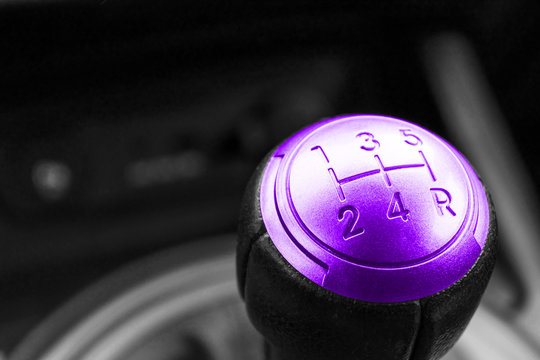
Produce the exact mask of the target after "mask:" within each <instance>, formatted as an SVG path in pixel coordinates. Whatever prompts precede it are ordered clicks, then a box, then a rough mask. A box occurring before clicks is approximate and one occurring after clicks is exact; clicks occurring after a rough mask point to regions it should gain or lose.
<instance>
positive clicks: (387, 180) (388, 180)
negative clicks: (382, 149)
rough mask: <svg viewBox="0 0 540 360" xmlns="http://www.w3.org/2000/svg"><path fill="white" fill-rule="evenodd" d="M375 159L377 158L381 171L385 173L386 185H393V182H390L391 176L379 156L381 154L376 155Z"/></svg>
mask: <svg viewBox="0 0 540 360" xmlns="http://www.w3.org/2000/svg"><path fill="white" fill-rule="evenodd" d="M374 157H375V160H377V163H378V164H379V167H380V168H381V171H382V173H383V177H384V181H385V182H386V185H387V186H388V187H391V186H392V183H391V182H390V178H389V177H388V174H387V173H386V169H385V167H384V165H383V163H382V161H381V158H380V157H379V155H375V156H374Z"/></svg>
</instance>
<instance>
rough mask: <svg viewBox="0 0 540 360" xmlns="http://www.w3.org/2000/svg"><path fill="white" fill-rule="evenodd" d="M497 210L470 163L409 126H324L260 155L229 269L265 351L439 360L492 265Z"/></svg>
mask: <svg viewBox="0 0 540 360" xmlns="http://www.w3.org/2000/svg"><path fill="white" fill-rule="evenodd" d="M495 252H496V220H495V213H494V210H493V205H492V203H491V200H490V198H489V195H487V192H486V191H485V189H484V187H483V185H482V183H481V182H480V180H479V179H478V177H477V175H476V174H475V172H474V170H473V168H472V167H471V166H470V165H469V164H468V162H467V160H466V159H465V158H464V157H463V156H462V155H461V154H460V153H459V152H457V150H455V149H454V148H453V147H452V146H451V145H449V144H448V143H447V142H445V141H444V140H442V139H441V138H439V137H438V136H436V135H434V134H433V133H431V132H429V131H427V130H425V129H423V128H421V127H419V126H417V125H414V124H412V123H409V122H406V121H403V120H399V119H395V118H390V117H383V116H372V115H361V116H345V117H338V118H333V119H329V120H324V121H321V122H319V123H316V124H314V125H312V126H310V127H307V128H305V129H303V130H302V131H300V132H298V133H297V134H295V135H293V136H292V137H290V138H289V139H287V140H286V141H284V142H283V143H282V144H281V145H280V146H278V147H277V149H275V150H274V151H272V153H271V154H270V155H268V156H267V157H266V158H265V159H264V160H263V162H262V163H261V164H260V166H259V167H258V168H257V170H256V171H255V174H254V175H253V177H252V179H251V181H250V184H249V185H248V188H247V191H246V194H245V197H244V202H243V206H242V210H241V219H240V227H239V242H238V249H237V274H238V283H239V288H240V292H241V295H242V297H243V299H244V301H245V303H246V307H247V311H248V314H249V317H250V319H251V321H252V323H253V324H254V325H255V327H256V328H257V329H258V330H259V332H261V333H262V334H263V335H264V337H265V339H266V342H267V359H272V360H278V359H279V360H293V359H294V360H300V359H310V360H316V359H343V360H348V359H362V360H367V359H377V360H394V359H396V360H397V359H400V360H404V359H411V360H425V359H438V358H440V357H442V356H443V355H444V354H445V353H446V352H447V351H448V350H449V349H450V348H451V346H452V345H453V344H454V343H455V342H456V341H457V339H458V338H459V336H460V334H461V333H462V332H463V330H464V329H465V327H466V326H467V323H468V322H469V320H470V318H471V317H472V315H473V313H474V311H475V310H476V307H477V306H478V303H479V301H480V298H481V296H482V293H483V292H484V289H485V287H486V285H487V283H488V280H489V277H490V275H491V272H492V270H493V266H494V262H495Z"/></svg>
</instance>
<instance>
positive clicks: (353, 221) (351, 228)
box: [338, 205, 364, 240]
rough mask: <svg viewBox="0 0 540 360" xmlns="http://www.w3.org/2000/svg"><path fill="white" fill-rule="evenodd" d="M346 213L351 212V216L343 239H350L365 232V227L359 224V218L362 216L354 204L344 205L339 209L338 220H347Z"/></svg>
mask: <svg viewBox="0 0 540 360" xmlns="http://www.w3.org/2000/svg"><path fill="white" fill-rule="evenodd" d="M346 213H350V214H351V216H348V217H347V220H346V222H345V231H343V240H350V239H352V238H353V237H355V236H357V235H361V234H363V233H364V229H363V228H361V227H359V226H358V219H359V218H360V216H359V215H360V214H359V212H358V209H356V208H355V207H354V206H351V205H347V206H344V207H342V208H341V209H339V213H338V220H339V221H343V220H345V214H346Z"/></svg>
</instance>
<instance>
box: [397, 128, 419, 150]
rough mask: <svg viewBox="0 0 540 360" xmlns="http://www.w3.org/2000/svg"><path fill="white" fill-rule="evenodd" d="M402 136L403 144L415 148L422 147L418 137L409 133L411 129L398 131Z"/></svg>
mask: <svg viewBox="0 0 540 360" xmlns="http://www.w3.org/2000/svg"><path fill="white" fill-rule="evenodd" d="M399 131H401V133H402V134H403V136H405V142H406V143H407V144H409V145H412V146H416V145H422V144H423V142H422V139H420V138H419V137H418V136H416V135H414V134H412V133H411V131H412V130H411V129H399Z"/></svg>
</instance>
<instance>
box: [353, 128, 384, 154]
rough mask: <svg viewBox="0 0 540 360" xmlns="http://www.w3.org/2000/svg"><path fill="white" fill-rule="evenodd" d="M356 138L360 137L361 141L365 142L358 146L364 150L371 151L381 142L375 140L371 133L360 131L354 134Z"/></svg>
mask: <svg viewBox="0 0 540 360" xmlns="http://www.w3.org/2000/svg"><path fill="white" fill-rule="evenodd" d="M356 137H357V138H360V140H361V141H364V142H365V144H364V145H362V146H360V149H363V150H366V151H373V150H375V149H376V148H378V147H379V146H381V144H380V143H379V142H378V141H377V140H375V136H374V135H373V134H372V133H368V132H362V133H360V134H358V135H356Z"/></svg>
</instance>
